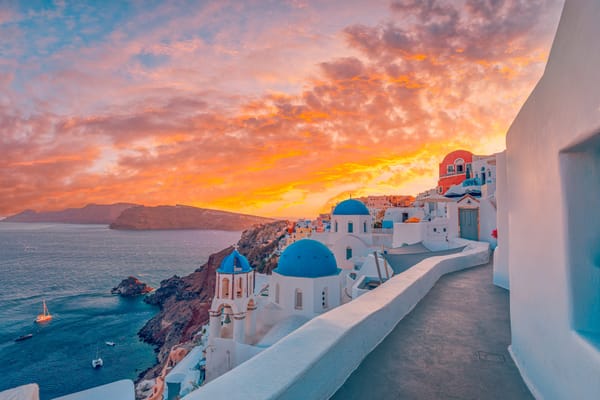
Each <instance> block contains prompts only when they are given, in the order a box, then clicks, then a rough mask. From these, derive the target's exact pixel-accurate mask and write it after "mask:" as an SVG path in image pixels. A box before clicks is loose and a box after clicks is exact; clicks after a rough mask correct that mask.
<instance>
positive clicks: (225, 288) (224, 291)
mask: <svg viewBox="0 0 600 400" xmlns="http://www.w3.org/2000/svg"><path fill="white" fill-rule="evenodd" d="M221 297H222V298H224V299H226V298H228V297H229V278H223V280H222V281H221Z"/></svg>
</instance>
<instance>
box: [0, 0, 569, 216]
mask: <svg viewBox="0 0 600 400" xmlns="http://www.w3.org/2000/svg"><path fill="white" fill-rule="evenodd" d="M465 4H466V7H464V8H461V7H459V6H457V5H455V4H454V3H453V2H419V1H393V2H392V4H391V6H390V7H387V8H377V7H374V6H370V7H366V6H365V7H366V8H365V9H358V7H361V6H360V5H357V6H356V7H357V9H356V11H355V13H354V14H352V11H353V9H352V8H351V7H345V8H344V10H342V11H340V18H346V19H345V20H344V21H345V24H338V25H337V26H336V28H335V31H325V29H329V28H327V27H329V26H331V25H328V24H324V23H323V15H322V14H321V10H320V9H319V8H318V7H314V6H311V5H310V4H308V5H307V7H304V8H293V9H287V8H286V9H283V10H279V11H277V10H275V11H274V12H281V13H283V14H282V15H286V16H288V20H285V19H281V20H278V19H272V21H264V20H262V19H260V18H259V16H258V15H257V14H253V12H255V11H254V10H250V9H247V7H246V6H245V5H243V4H239V5H237V6H236V7H237V8H239V10H238V12H240V13H242V12H245V13H247V18H246V19H247V21H248V22H247V24H248V26H247V27H246V30H242V29H243V28H242V26H241V25H236V24H233V26H230V25H232V24H230V25H227V28H226V27H225V25H222V26H221V25H219V26H216V25H215V24H216V22H215V21H228V20H229V18H234V19H235V18H236V15H237V14H235V12H233V11H232V12H230V11H227V10H226V7H225V8H224V7H223V6H219V5H216V4H212V5H210V6H206V8H199V10H194V11H193V12H189V14H190V15H180V14H176V13H177V12H178V11H180V10H177V9H176V8H174V7H172V6H170V5H164V6H162V7H160V8H159V9H156V10H148V11H146V12H140V14H139V15H137V16H136V18H133V19H132V20H131V22H130V23H129V24H127V25H126V26H123V27H121V28H120V29H119V30H116V31H114V32H112V33H111V35H110V36H109V37H108V38H107V41H106V42H105V43H104V42H103V43H98V44H96V45H93V46H87V47H82V48H78V49H72V48H66V49H63V50H62V51H60V52H57V53H55V54H51V55H50V57H49V58H48V59H49V62H51V63H52V66H53V68H54V70H52V71H41V70H37V69H36V68H37V67H35V66H32V67H29V68H31V72H29V73H31V74H32V75H31V77H32V79H31V81H30V82H29V83H28V84H27V85H25V86H26V87H27V89H26V91H25V92H23V93H21V92H19V91H18V90H17V89H15V85H14V82H15V79H17V80H19V79H22V78H23V76H20V75H19V74H21V73H24V72H19V71H17V68H18V67H19V66H20V65H19V63H18V62H17V63H16V64H15V63H14V62H13V63H10V62H9V60H3V59H0V87H2V88H3V89H4V93H5V95H4V96H5V98H3V97H0V139H1V142H0V144H1V146H2V152H3V156H4V157H3V158H2V159H0V171H1V175H0V199H1V200H0V215H6V214H11V213H15V212H18V211H20V210H21V209H23V208H36V209H39V210H45V209H57V208H64V207H68V206H81V205H84V204H85V203H89V202H96V203H109V202H117V201H128V202H137V203H143V204H148V205H157V204H175V203H180V204H191V205H197V206H203V207H213V208H222V209H228V210H235V211H242V212H248V213H257V214H263V215H267V216H282V217H291V216H306V217H309V216H312V215H314V214H315V213H317V212H319V211H327V210H328V208H329V207H330V205H331V204H332V202H333V201H335V200H339V199H342V198H344V197H347V196H348V195H349V194H352V195H353V196H361V195H368V194H377V193H390V194H393V193H396V194H415V193H416V192H418V191H421V190H424V189H427V188H430V187H433V186H435V182H436V173H437V172H436V166H437V163H438V162H439V160H440V159H441V158H442V157H443V156H444V155H445V154H446V153H448V152H450V151H452V150H454V149H455V148H468V149H470V150H472V151H474V152H476V153H491V152H495V151H499V150H501V149H502V147H503V145H504V142H503V135H504V133H505V131H506V129H507V128H508V126H509V124H510V122H511V120H512V118H513V117H514V115H515V114H516V112H517V110H518V108H519V107H520V104H521V103H522V102H523V101H524V99H525V97H526V96H527V94H528V92H529V91H530V89H531V88H532V86H533V85H534V84H535V82H536V80H537V79H538V77H539V76H540V74H541V72H542V70H543V67H544V60H545V55H546V54H547V50H548V48H549V46H550V40H551V37H552V33H553V32H552V27H553V26H555V25H553V24H554V23H555V22H556V19H557V16H558V12H559V7H558V5H557V4H555V3H554V2H552V1H550V2H542V1H541V0H533V1H532V2H527V4H523V2H517V1H510V0H509V1H505V2H496V3H494V2H492V3H490V2H481V1H476V0H467V1H466V2H465ZM281 7H284V8H285V6H283V5H282V6H281ZM323 7H328V6H326V5H324V6H323ZM332 7H333V6H332ZM371 9H373V10H371ZM370 12H372V13H373V15H371V14H369V13H370ZM153 13H154V14H153ZM285 13H289V14H285ZM175 15H176V17H175ZM363 16H364V18H365V20H364V21H365V22H364V23H362V24H354V23H353V22H352V23H351V21H356V20H360V19H358V18H359V17H363ZM159 17H160V18H163V19H165V21H164V24H158V25H157V26H156V27H154V28H147V27H148V26H152V24H150V22H151V21H154V18H159ZM199 21H202V22H203V23H204V24H206V25H207V26H210V28H211V29H213V31H211V34H210V35H209V34H205V36H198V34H197V27H198V26H200V24H199ZM0 24H1V23H0ZM325 25H327V27H325ZM142 27H144V29H142ZM320 29H323V31H320ZM138 30H139V32H138ZM0 31H2V28H1V25H0ZM174 32H185V35H184V34H181V35H177V34H174ZM0 33H1V32H0ZM315 39H317V40H320V41H322V46H318V45H317V46H315V44H314V40H315ZM321 47H322V48H321ZM3 66H6V67H3ZM3 68H5V69H6V70H3ZM2 74H4V75H2ZM3 76H6V79H2V77H3ZM58 89H60V90H58ZM57 93H60V94H61V95H58V94H57Z"/></svg>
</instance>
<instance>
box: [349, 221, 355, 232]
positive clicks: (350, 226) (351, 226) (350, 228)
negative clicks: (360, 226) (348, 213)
mask: <svg viewBox="0 0 600 400" xmlns="http://www.w3.org/2000/svg"><path fill="white" fill-rule="evenodd" d="M352 232H354V224H353V223H352V222H348V233H352Z"/></svg>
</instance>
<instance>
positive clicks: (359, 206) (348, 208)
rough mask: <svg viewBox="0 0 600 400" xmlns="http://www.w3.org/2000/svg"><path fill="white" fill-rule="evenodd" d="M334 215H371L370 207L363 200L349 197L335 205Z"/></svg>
mask: <svg viewBox="0 0 600 400" xmlns="http://www.w3.org/2000/svg"><path fill="white" fill-rule="evenodd" d="M333 215H369V209H368V208H367V206H365V205H364V204H363V203H362V202H361V201H358V200H355V199H348V200H344V201H342V202H341V203H339V204H338V205H337V206H335V208H334V210H333Z"/></svg>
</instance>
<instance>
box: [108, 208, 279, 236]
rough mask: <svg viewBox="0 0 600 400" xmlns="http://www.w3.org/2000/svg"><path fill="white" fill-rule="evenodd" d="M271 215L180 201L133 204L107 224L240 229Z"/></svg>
mask: <svg viewBox="0 0 600 400" xmlns="http://www.w3.org/2000/svg"><path fill="white" fill-rule="evenodd" d="M273 221H274V220H273V219H271V218H264V217H257V216H254V215H247V214H238V213H233V212H228V211H220V210H211V209H207V208H197V207H191V206H184V205H176V206H157V207H145V206H140V207H133V208H128V209H127V210H125V211H123V212H122V213H121V215H119V217H118V218H117V219H116V221H114V222H113V223H112V224H110V228H111V229H130V230H155V229H215V230H225V231H241V230H244V229H247V228H249V227H251V226H253V225H257V224H265V223H269V222H273Z"/></svg>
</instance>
